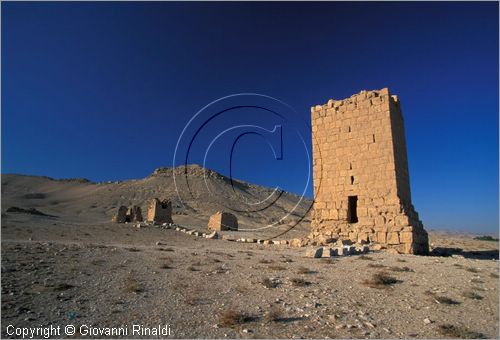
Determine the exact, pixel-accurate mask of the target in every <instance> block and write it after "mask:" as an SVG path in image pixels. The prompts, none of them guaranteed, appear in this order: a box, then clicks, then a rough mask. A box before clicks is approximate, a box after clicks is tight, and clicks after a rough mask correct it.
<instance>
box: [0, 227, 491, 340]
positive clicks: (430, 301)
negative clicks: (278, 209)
mask: <svg viewBox="0 0 500 340" xmlns="http://www.w3.org/2000/svg"><path fill="white" fill-rule="evenodd" d="M35 219H38V220H35V221H33V218H29V219H27V220H25V221H23V220H22V219H17V220H13V221H9V218H6V219H4V225H3V226H2V336H3V337H9V335H8V334H7V333H6V328H5V327H6V325H8V324H12V325H14V326H16V327H36V326H39V325H51V324H52V325H61V326H64V325H66V324H74V325H75V326H77V327H79V326H80V325H93V326H94V327H119V326H120V325H128V326H131V325H132V324H143V325H147V326H150V327H153V326H156V325H158V324H161V325H165V324H169V325H170V327H171V332H172V333H171V337H175V338H224V337H231V338H240V337H241V338H292V337H293V338H300V337H302V338H325V337H330V338H338V337H341V338H400V337H418V338H441V337H457V335H455V333H452V334H451V336H450V334H449V333H447V331H448V332H449V331H450V329H447V331H446V330H445V329H443V326H444V325H453V326H455V327H456V328H454V329H451V330H452V331H456V332H458V333H456V334H458V335H459V336H463V337H479V336H486V337H497V335H498V261H497V260H478V259H474V258H464V257H431V256H428V257H422V256H410V255H398V256H395V255H390V254H386V253H371V254H369V255H368V256H364V257H363V256H349V257H342V258H335V259H333V260H324V259H311V258H305V257H304V253H305V250H304V249H291V248H286V247H282V246H267V247H264V246H259V245H257V244H241V243H236V242H228V241H224V240H207V239H202V238H197V237H194V236H190V235H186V234H183V233H180V232H176V231H174V230H164V229H160V228H155V227H147V228H141V229H137V228H134V227H133V226H132V225H130V224H128V225H117V224H111V223H103V224H99V225H75V224H66V223H61V222H52V221H50V222H49V223H47V219H46V218H45V219H44V218H35ZM431 239H432V241H433V242H434V243H435V244H440V240H441V238H440V235H438V234H432V238H431ZM446 241H447V242H449V241H450V240H449V239H448V238H446ZM157 242H160V243H161V244H160V245H157ZM454 242H455V243H458V242H459V243H460V245H461V246H464V245H467V243H468V241H467V240H466V239H465V238H463V237H457V238H456V241H454ZM469 242H470V245H472V248H471V247H469V248H465V249H466V252H465V254H470V253H472V251H473V250H474V251H481V250H482V251H491V250H492V249H495V248H496V243H491V242H486V241H482V242H481V241H472V240H469ZM443 243H446V242H443ZM472 257H474V256H472ZM379 272H387V273H389V275H390V276H391V277H393V278H395V279H396V280H397V282H396V283H394V284H391V285H387V286H385V285H383V286H381V287H375V288H372V287H370V286H369V285H367V283H366V282H365V281H366V280H368V281H369V280H370V279H372V276H373V275H374V274H376V273H379ZM266 279H269V281H266ZM264 284H267V285H268V286H269V287H270V288H268V287H266V286H265V285H264ZM273 286H276V287H273ZM445 298H448V299H450V301H446V299H445ZM438 301H441V303H438ZM227 311H234V312H239V313H242V315H243V316H245V317H242V318H241V320H239V319H238V318H236V321H235V323H234V325H230V324H229V325H226V324H225V323H224V321H226V322H229V323H231V318H229V321H227V320H221V315H222V316H223V315H224V313H226V312H227ZM426 319H427V320H426ZM424 320H425V321H424ZM425 322H428V323H425ZM474 332H475V333H474ZM476 333H477V334H476ZM479 333H480V334H479ZM80 336H81V335H80ZM130 336H131V335H130V334H129V335H128V337H130ZM97 337H98V336H97ZM134 337H135V336H134Z"/></svg>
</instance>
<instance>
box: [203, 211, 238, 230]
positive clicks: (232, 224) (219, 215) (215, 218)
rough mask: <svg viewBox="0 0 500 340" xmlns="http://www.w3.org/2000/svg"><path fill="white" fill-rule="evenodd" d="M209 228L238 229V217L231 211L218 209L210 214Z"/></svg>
mask: <svg viewBox="0 0 500 340" xmlns="http://www.w3.org/2000/svg"><path fill="white" fill-rule="evenodd" d="M208 229H209V230H216V231H223V230H232V231H237V230H238V219H237V218H236V216H234V215H233V214H231V213H228V212H221V211H217V212H216V213H215V214H213V215H212V216H210V219H209V220H208Z"/></svg>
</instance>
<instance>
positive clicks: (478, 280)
mask: <svg viewBox="0 0 500 340" xmlns="http://www.w3.org/2000/svg"><path fill="white" fill-rule="evenodd" d="M470 282H472V283H484V281H483V280H480V279H478V278H473V279H472V280H470Z"/></svg>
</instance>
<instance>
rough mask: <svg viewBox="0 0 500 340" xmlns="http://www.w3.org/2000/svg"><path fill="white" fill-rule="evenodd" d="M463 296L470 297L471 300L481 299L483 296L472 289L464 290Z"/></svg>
mask: <svg viewBox="0 0 500 340" xmlns="http://www.w3.org/2000/svg"><path fill="white" fill-rule="evenodd" d="M462 296H463V297H466V298H468V299H472V300H482V299H483V297H482V296H481V295H479V294H477V293H476V292H473V291H470V290H468V291H466V292H463V294H462Z"/></svg>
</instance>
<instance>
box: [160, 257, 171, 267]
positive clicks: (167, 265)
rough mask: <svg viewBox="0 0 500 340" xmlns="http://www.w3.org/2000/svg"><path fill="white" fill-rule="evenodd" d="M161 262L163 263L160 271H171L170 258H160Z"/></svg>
mask: <svg viewBox="0 0 500 340" xmlns="http://www.w3.org/2000/svg"><path fill="white" fill-rule="evenodd" d="M161 260H162V261H163V263H162V264H160V268H161V269H172V268H173V267H172V263H173V260H172V259H171V258H170V257H162V258H161Z"/></svg>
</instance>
